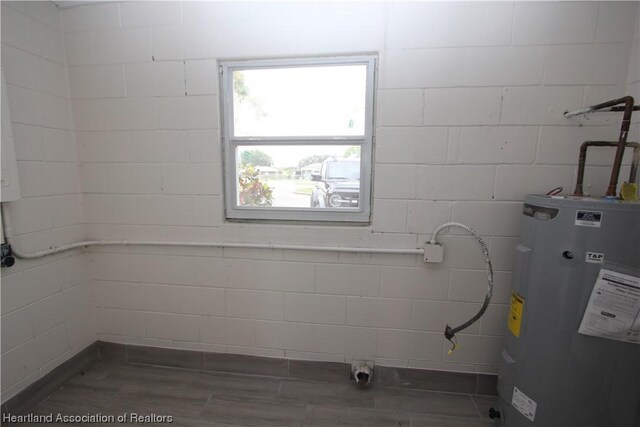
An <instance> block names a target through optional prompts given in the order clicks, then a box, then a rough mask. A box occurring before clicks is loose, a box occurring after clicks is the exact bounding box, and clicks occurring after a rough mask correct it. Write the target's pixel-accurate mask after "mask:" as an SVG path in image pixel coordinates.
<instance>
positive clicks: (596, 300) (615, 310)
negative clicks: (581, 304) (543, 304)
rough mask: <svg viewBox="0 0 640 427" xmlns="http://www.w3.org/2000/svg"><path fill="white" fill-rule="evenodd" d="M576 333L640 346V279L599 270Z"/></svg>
mask: <svg viewBox="0 0 640 427" xmlns="http://www.w3.org/2000/svg"><path fill="white" fill-rule="evenodd" d="M578 332H579V333H581V334H584V335H591V336H594V337H601V338H608V339H611V340H616V341H625V342H630V343H635V344H640V277H635V276H630V275H628V274H623V273H618V272H617V271H612V270H606V269H604V268H603V269H602V270H600V274H598V279H597V280H596V284H595V285H594V286H593V291H591V298H589V304H587V309H586V310H585V312H584V316H583V317H582V323H581V324H580V329H578Z"/></svg>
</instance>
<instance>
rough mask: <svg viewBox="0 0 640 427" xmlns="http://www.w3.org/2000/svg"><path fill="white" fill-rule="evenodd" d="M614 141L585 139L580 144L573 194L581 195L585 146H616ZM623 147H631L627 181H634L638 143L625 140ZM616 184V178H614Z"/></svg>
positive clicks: (585, 153) (638, 155)
mask: <svg viewBox="0 0 640 427" xmlns="http://www.w3.org/2000/svg"><path fill="white" fill-rule="evenodd" d="M617 146H618V142H616V141H585V142H583V143H582V145H581V146H580V158H579V160H578V177H577V179H576V189H575V191H574V192H573V194H574V195H575V196H582V195H583V182H584V169H585V165H586V162H587V148H589V147H617ZM625 147H628V148H630V147H632V148H633V160H632V162H631V170H630V171H629V182H635V181H636V176H637V173H638V163H640V144H639V143H637V142H627V143H625ZM616 186H617V179H616Z"/></svg>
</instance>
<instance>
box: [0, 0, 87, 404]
mask: <svg viewBox="0 0 640 427" xmlns="http://www.w3.org/2000/svg"><path fill="white" fill-rule="evenodd" d="M2 70H3V72H4V74H5V78H6V81H7V94H8V97H9V110H10V113H11V119H12V121H13V124H12V125H13V134H14V138H15V148H16V157H17V162H18V175H19V182H20V188H21V191H22V198H21V199H20V200H18V201H16V202H11V203H9V204H8V209H9V213H10V215H11V219H12V226H13V231H14V233H15V234H16V239H15V240H16V243H17V245H18V246H19V247H20V248H21V249H22V250H23V251H27V252H32V251H37V250H43V249H47V248H49V247H50V246H52V245H60V244H65V243H71V242H75V241H78V240H82V239H85V238H86V237H87V234H86V226H85V224H84V215H83V209H82V196H81V193H80V180H79V175H78V163H77V150H76V143H75V135H74V132H73V118H72V115H71V102H70V97H69V86H68V83H67V82H68V79H67V68H66V60H65V45H64V33H63V30H62V19H61V14H60V12H59V11H58V9H57V8H56V7H55V5H54V4H53V3H51V2H2ZM2 114H7V112H6V111H4V110H3V111H2ZM88 271H89V259H88V258H87V256H86V255H84V254H82V253H81V252H79V251H72V252H68V253H65V254H59V255H56V256H51V257H47V258H43V259H38V260H17V261H16V264H15V265H14V266H13V267H11V268H9V269H6V268H3V269H2V284H1V288H0V292H1V298H0V299H1V301H2V318H1V319H0V322H1V324H2V355H1V360H0V363H1V364H2V401H3V402H4V401H5V400H6V399H8V398H10V397H11V396H13V395H15V394H16V393H17V392H19V391H20V390H22V389H23V388H25V387H26V386H28V385H29V384H30V383H32V382H33V381H35V380H37V379H38V378H40V377H41V376H43V375H45V374H46V373H48V372H49V371H51V370H52V369H53V368H55V367H56V366H58V365H59V364H60V363H62V362H64V361H65V360H66V359H68V358H69V357H71V356H72V355H73V354H75V353H77V352H78V351H80V350H82V349H83V348H85V347H86V346H87V345H89V344H91V343H92V342H93V341H95V339H96V327H95V322H94V320H93V319H94V318H95V308H94V307H95V303H94V302H93V301H92V293H93V292H92V289H91V283H90V281H89V278H90V276H89V274H88Z"/></svg>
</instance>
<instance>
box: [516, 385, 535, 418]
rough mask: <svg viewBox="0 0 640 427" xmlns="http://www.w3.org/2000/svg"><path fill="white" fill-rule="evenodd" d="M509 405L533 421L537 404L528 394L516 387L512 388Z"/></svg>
mask: <svg viewBox="0 0 640 427" xmlns="http://www.w3.org/2000/svg"><path fill="white" fill-rule="evenodd" d="M511 405H512V406H513V407H514V408H516V409H517V410H518V412H520V413H521V414H522V415H524V416H525V417H526V418H527V419H528V420H529V421H533V420H534V419H535V418H536V408H537V407H538V404H537V403H536V402H535V401H534V400H533V399H531V398H530V397H529V396H527V395H526V394H524V393H523V392H521V391H520V390H518V387H514V388H513V395H512V396H511Z"/></svg>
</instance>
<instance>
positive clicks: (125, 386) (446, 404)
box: [22, 361, 495, 427]
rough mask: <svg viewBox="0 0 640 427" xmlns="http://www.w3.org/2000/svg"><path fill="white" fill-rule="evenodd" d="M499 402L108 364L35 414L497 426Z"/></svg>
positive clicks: (189, 422) (212, 422) (234, 422)
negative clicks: (494, 415)
mask: <svg viewBox="0 0 640 427" xmlns="http://www.w3.org/2000/svg"><path fill="white" fill-rule="evenodd" d="M494 402H495V398H494V397H489V396H477V395H470V394H458V393H440V392H432V391H422V390H411V389H400V388H391V387H378V386H376V385H373V386H372V387H368V388H359V387H357V386H356V385H355V384H354V383H352V382H351V381H348V380H347V379H345V380H344V381H343V382H335V381H331V382H329V381H311V380H300V379H292V378H279V377H268V376H258V375H243V374H230V373H217V372H202V371H194V370H187V369H179V368H165V367H155V366H147V365H133V364H124V363H116V362H104V361H101V362H96V363H94V364H93V365H91V366H90V367H89V368H88V369H87V370H86V371H85V372H84V373H83V374H81V375H77V376H75V377H73V378H72V379H70V380H69V381H68V382H67V383H66V384H65V385H64V386H63V387H62V388H60V389H59V390H57V391H56V392H55V393H53V394H52V395H51V396H49V397H48V398H47V399H45V400H44V401H42V402H41V403H40V404H39V405H38V406H36V407H35V408H34V409H33V411H32V412H33V413H34V414H39V415H47V414H51V413H53V414H54V417H55V415H56V414H58V413H62V414H66V415H81V414H96V413H101V414H105V415H114V416H118V415H121V414H125V413H127V414H130V413H137V414H143V415H147V414H156V415H171V416H172V417H173V420H174V421H173V425H177V426H372V427H376V426H389V427H391V426H395V427H403V426H413V427H476V426H477V427H480V426H482V427H488V426H492V425H494V423H493V422H492V421H490V420H489V419H488V417H487V415H486V414H487V411H488V408H489V407H490V406H492V405H493V404H494ZM22 425H25V424H22ZM37 425H38V426H42V425H43V424H37ZM120 425H127V424H126V423H124V424H120ZM130 425H140V424H134V423H130Z"/></svg>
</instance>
